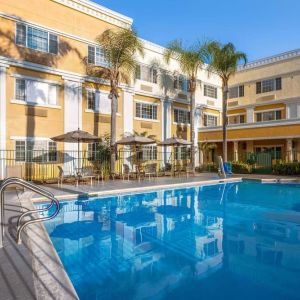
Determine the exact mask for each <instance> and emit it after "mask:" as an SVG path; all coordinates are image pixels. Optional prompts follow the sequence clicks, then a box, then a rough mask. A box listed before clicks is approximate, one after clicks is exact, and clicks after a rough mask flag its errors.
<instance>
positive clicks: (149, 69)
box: [135, 64, 158, 84]
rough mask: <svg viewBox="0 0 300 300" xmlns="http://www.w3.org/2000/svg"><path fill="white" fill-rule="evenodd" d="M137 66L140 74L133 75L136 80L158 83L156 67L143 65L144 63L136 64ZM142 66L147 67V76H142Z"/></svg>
mask: <svg viewBox="0 0 300 300" xmlns="http://www.w3.org/2000/svg"><path fill="white" fill-rule="evenodd" d="M138 67H139V68H140V76H139V77H140V78H138V77H137V76H136V75H135V79H136V80H141V81H144V82H150V83H153V84H158V68H156V67H151V66H148V65H144V64H138ZM142 68H147V69H148V72H149V78H142ZM154 70H155V71H156V80H154ZM148 79H149V80H148Z"/></svg>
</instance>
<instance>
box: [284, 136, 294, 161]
mask: <svg viewBox="0 0 300 300" xmlns="http://www.w3.org/2000/svg"><path fill="white" fill-rule="evenodd" d="M286 152H287V153H286V154H287V160H288V161H289V162H292V161H293V160H294V158H293V140H292V139H287V140H286Z"/></svg>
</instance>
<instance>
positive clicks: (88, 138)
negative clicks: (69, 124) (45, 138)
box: [51, 128, 101, 168]
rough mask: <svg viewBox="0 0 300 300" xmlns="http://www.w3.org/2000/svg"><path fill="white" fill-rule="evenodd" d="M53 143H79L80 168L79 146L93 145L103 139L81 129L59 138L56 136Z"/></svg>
mask: <svg viewBox="0 0 300 300" xmlns="http://www.w3.org/2000/svg"><path fill="white" fill-rule="evenodd" d="M51 140H52V141H55V142H65V143H77V145H78V146H77V151H78V161H79V163H78V167H79V168H80V165H79V164H80V157H79V156H80V151H79V144H80V143H93V142H96V141H100V140H101V139H100V138H99V137H98V136H95V135H93V134H90V133H88V132H86V131H83V130H80V129H79V128H78V129H77V130H74V131H70V132H67V133H64V134H61V135H58V136H54V137H52V138H51Z"/></svg>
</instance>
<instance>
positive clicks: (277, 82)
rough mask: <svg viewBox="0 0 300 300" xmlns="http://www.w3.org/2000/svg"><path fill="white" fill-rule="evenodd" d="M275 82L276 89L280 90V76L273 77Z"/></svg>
mask: <svg viewBox="0 0 300 300" xmlns="http://www.w3.org/2000/svg"><path fill="white" fill-rule="evenodd" d="M275 82H276V91H279V90H281V77H278V78H276V79H275Z"/></svg>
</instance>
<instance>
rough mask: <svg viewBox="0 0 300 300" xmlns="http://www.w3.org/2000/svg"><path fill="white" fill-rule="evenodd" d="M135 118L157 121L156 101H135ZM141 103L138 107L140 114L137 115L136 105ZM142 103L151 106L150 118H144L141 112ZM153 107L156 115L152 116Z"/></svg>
mask: <svg viewBox="0 0 300 300" xmlns="http://www.w3.org/2000/svg"><path fill="white" fill-rule="evenodd" d="M134 103H135V119H137V120H148V121H158V105H157V104H156V103H150V102H143V101H135V102H134ZM138 104H139V105H141V108H140V112H139V114H140V116H138V109H137V106H138ZM143 105H145V106H151V115H152V118H145V117H143V114H142V110H143ZM154 108H155V109H156V112H155V114H156V116H155V118H154V116H153V113H154Z"/></svg>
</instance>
